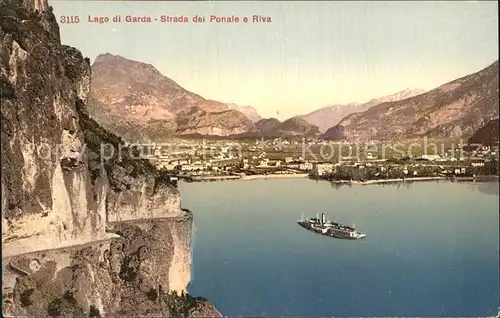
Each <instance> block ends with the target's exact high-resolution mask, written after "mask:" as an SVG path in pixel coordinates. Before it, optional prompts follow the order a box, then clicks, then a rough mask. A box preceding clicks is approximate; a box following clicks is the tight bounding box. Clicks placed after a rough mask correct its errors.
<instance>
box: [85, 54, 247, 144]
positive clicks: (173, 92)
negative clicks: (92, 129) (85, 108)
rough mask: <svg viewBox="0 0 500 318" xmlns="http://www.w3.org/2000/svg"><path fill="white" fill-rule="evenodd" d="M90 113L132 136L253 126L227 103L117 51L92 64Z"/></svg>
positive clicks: (210, 132)
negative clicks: (125, 56)
mask: <svg viewBox="0 0 500 318" xmlns="http://www.w3.org/2000/svg"><path fill="white" fill-rule="evenodd" d="M92 87H93V90H92V103H91V106H90V107H89V112H90V114H91V116H92V117H93V118H95V120H96V121H97V122H99V123H100V124H102V125H103V126H104V127H106V128H107V129H109V130H110V131H112V132H114V133H116V134H118V135H120V136H122V137H124V138H126V139H130V140H136V139H141V138H144V137H145V138H147V139H150V140H162V139H163V138H165V137H169V136H173V135H190V134H201V135H218V136H227V135H230V134H238V133H241V132H243V131H246V130H248V129H249V128H250V127H251V124H252V122H251V120H249V119H248V118H247V117H246V116H245V115H244V114H243V113H242V112H240V111H239V110H237V109H231V107H230V106H229V105H228V104H225V103H221V102H218V101H213V100H208V99H204V98H203V97H201V96H199V95H197V94H194V93H191V92H189V91H187V90H185V89H184V88H182V87H181V86H180V85H179V84H177V83H176V82H174V81H173V80H171V79H170V78H168V77H165V76H163V75H162V74H161V73H160V72H159V71H158V70H157V69H156V68H155V67H154V66H152V65H150V64H146V63H141V62H137V61H132V60H129V59H126V58H124V57H121V56H118V55H112V54H109V53H107V54H101V55H99V56H98V57H97V58H96V60H95V61H94V63H93V65H92Z"/></svg>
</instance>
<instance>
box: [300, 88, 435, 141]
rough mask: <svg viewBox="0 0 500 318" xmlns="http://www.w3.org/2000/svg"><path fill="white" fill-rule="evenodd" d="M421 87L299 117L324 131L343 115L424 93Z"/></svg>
mask: <svg viewBox="0 0 500 318" xmlns="http://www.w3.org/2000/svg"><path fill="white" fill-rule="evenodd" d="M424 92H425V90H422V89H405V90H403V91H400V92H397V93H395V94H392V95H388V96H382V97H379V98H374V99H372V100H370V101H369V102H366V103H349V104H338V105H330V106H325V107H322V108H320V109H317V110H315V111H312V112H310V113H308V114H306V115H301V116H299V117H301V118H304V119H305V120H306V121H307V122H309V123H310V124H313V125H316V126H318V128H319V130H320V132H322V133H324V132H326V130H328V128H330V127H333V126H335V125H337V124H338V123H339V122H340V121H341V120H342V119H343V118H344V117H345V116H347V115H350V114H352V113H357V112H363V111H365V110H367V109H369V108H370V107H373V106H375V105H378V104H381V103H384V102H389V101H397V100H402V99H406V98H409V97H413V96H416V95H419V94H422V93H424Z"/></svg>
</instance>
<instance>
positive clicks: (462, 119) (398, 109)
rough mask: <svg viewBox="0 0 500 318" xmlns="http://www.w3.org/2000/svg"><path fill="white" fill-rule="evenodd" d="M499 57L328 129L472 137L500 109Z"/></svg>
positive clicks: (368, 136) (341, 135)
mask: <svg viewBox="0 0 500 318" xmlns="http://www.w3.org/2000/svg"><path fill="white" fill-rule="evenodd" d="M498 101H499V100H498V61H496V62H494V63H493V64H491V65H490V66H488V67H486V68H485V69H483V70H481V71H478V72H476V73H473V74H470V75H467V76H464V77H462V78H459V79H456V80H454V81H451V82H449V83H447V84H444V85H442V86H440V87H438V88H436V89H433V90H431V91H429V92H426V93H424V94H420V95H417V96H413V97H410V98H406V99H403V100H399V101H393V102H384V103H381V104H378V105H376V106H373V107H371V108H369V109H368V110H366V111H363V112H360V113H353V114H350V115H348V116H347V117H345V118H344V119H342V120H341V121H340V122H339V123H338V124H337V125H336V126H334V127H332V128H330V129H328V130H327V131H326V132H325V134H323V135H322V138H325V139H333V140H353V141H354V140H391V139H392V140H395V139H406V138H419V137H423V136H427V137H430V138H456V137H464V138H467V137H470V136H471V135H472V134H473V133H474V132H475V131H476V130H478V129H479V128H480V127H482V126H483V125H485V124H486V123H487V122H488V121H489V119H490V118H492V117H493V118H495V117H497V116H498V113H499V106H498Z"/></svg>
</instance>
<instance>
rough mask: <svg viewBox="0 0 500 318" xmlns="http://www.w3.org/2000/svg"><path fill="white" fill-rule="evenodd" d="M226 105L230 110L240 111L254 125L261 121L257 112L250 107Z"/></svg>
mask: <svg viewBox="0 0 500 318" xmlns="http://www.w3.org/2000/svg"><path fill="white" fill-rule="evenodd" d="M227 105H228V106H229V108H230V109H234V110H237V111H240V112H241V113H243V114H244V115H245V116H247V118H248V119H250V120H251V121H252V122H254V123H256V122H258V121H259V120H261V119H262V116H260V115H259V113H258V112H257V110H256V109H255V108H254V107H252V106H239V105H236V104H227Z"/></svg>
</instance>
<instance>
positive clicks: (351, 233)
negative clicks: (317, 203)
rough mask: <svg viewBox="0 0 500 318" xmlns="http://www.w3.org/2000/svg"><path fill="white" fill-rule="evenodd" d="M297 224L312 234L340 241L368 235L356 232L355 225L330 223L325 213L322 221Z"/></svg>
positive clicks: (315, 219) (316, 220)
mask: <svg viewBox="0 0 500 318" xmlns="http://www.w3.org/2000/svg"><path fill="white" fill-rule="evenodd" d="M297 223H298V224H299V225H300V226H302V227H303V228H305V229H306V230H309V231H311V232H315V233H318V234H321V235H325V236H330V237H335V238H339V239H349V240H357V239H361V238H364V237H366V234H365V233H363V232H360V231H358V230H356V229H355V227H354V225H353V226H348V225H344V224H340V223H336V222H332V221H328V220H327V219H326V216H325V214H324V213H322V214H321V219H320V218H309V219H302V220H299V221H297Z"/></svg>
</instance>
